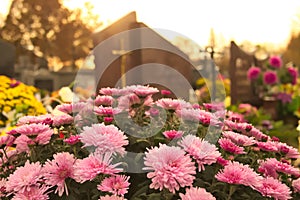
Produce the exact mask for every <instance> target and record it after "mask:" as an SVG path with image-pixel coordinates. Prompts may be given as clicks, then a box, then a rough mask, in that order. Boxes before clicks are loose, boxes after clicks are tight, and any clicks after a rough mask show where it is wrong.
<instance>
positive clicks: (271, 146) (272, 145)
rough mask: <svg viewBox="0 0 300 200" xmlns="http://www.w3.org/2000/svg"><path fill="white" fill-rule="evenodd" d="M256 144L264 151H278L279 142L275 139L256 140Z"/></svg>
mask: <svg viewBox="0 0 300 200" xmlns="http://www.w3.org/2000/svg"><path fill="white" fill-rule="evenodd" d="M256 145H257V147H258V148H259V149H260V150H262V151H269V152H278V147H277V142H274V141H270V140H268V141H266V142H256Z"/></svg>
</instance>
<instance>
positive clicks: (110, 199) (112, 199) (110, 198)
mask: <svg viewBox="0 0 300 200" xmlns="http://www.w3.org/2000/svg"><path fill="white" fill-rule="evenodd" d="M99 200H126V199H124V197H118V196H109V195H105V196H102V197H100V198H99Z"/></svg>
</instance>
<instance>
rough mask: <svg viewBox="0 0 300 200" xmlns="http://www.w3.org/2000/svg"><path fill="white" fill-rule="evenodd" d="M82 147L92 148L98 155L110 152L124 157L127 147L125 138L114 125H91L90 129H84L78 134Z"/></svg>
mask: <svg viewBox="0 0 300 200" xmlns="http://www.w3.org/2000/svg"><path fill="white" fill-rule="evenodd" d="M80 138H81V142H82V143H84V147H88V146H94V147H96V151H97V152H98V153H105V152H110V153H113V154H116V153H118V154H120V155H124V153H125V148H124V147H123V146H126V145H128V140H127V136H126V135H125V134H124V132H122V131H120V130H119V129H118V128H117V127H116V126H114V125H107V126H106V125H105V124H104V123H101V124H93V125H92V127H87V126H86V127H84V128H83V132H82V133H81V134H80Z"/></svg>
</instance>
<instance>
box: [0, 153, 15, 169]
mask: <svg viewBox="0 0 300 200" xmlns="http://www.w3.org/2000/svg"><path fill="white" fill-rule="evenodd" d="M5 152H6V155H7V157H6V156H3V157H2V159H0V166H2V165H3V164H4V163H6V162H7V161H8V159H9V158H10V157H12V156H14V155H16V154H18V152H17V150H15V149H14V150H5ZM0 154H2V155H4V152H3V149H0Z"/></svg>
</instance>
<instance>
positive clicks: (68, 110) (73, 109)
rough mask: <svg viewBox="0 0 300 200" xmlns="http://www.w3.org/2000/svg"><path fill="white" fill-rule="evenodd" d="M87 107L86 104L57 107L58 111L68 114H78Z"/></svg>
mask: <svg viewBox="0 0 300 200" xmlns="http://www.w3.org/2000/svg"><path fill="white" fill-rule="evenodd" d="M86 106H87V103H85V102H76V103H66V104H61V105H58V106H56V109H57V110H59V111H61V112H64V113H66V114H72V113H78V112H80V111H81V110H82V109H84V108H85V107H86Z"/></svg>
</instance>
